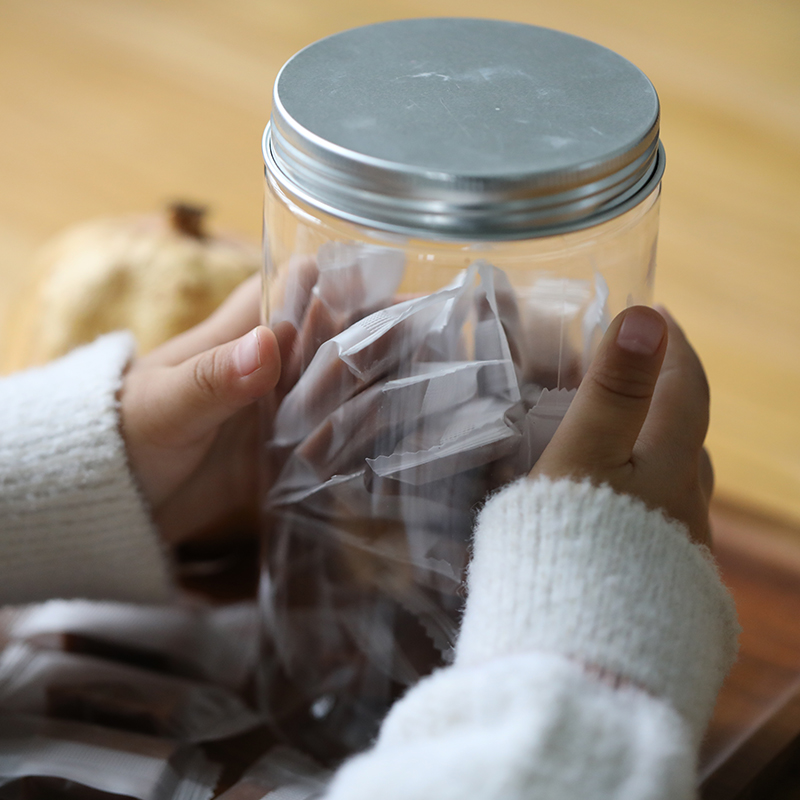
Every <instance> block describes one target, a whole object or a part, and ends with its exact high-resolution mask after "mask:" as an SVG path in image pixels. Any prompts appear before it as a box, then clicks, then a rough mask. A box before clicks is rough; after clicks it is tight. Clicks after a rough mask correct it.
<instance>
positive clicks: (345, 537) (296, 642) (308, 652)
mask: <svg viewBox="0 0 800 800" xmlns="http://www.w3.org/2000/svg"><path fill="white" fill-rule="evenodd" d="M327 247H328V246H327V245H324V246H323V248H322V249H321V251H320V256H319V257H318V263H320V262H324V259H323V257H322V254H323V252H325V251H326V248H327ZM333 252H334V254H335V255H336V256H337V257H338V258H340V260H341V262H342V263H345V262H347V264H349V265H350V266H348V267H346V270H353V269H355V267H354V266H353V265H354V264H361V263H365V262H364V260H361V261H360V260H359V259H358V258H357V257H356V256H354V254H353V247H352V246H350V247H348V248H343V247H340V248H339V249H335V250H334V251H333ZM325 258H331V255H330V252H328V255H326V256H325ZM389 263H391V264H392V265H393V266H394V265H395V262H389ZM323 274H325V271H324V270H320V272H319V276H320V279H321V277H322V275H323ZM384 277H385V282H384V283H383V284H382V288H381V290H380V291H379V292H376V293H375V294H374V295H373V296H371V297H370V298H369V300H371V301H372V300H374V301H376V302H386V303H390V304H389V305H387V307H385V308H382V309H379V310H377V311H375V312H373V313H372V314H371V315H367V316H364V317H361V318H360V319H358V320H357V321H356V322H354V323H352V324H351V325H350V326H349V327H346V328H344V329H343V330H342V331H340V332H338V333H336V334H334V335H333V336H332V337H331V338H330V339H329V340H327V341H325V342H322V343H321V344H320V345H319V349H318V350H317V351H316V353H315V354H314V356H313V358H311V359H310V361H309V363H308V366H307V368H306V369H305V370H304V371H302V370H301V371H300V373H299V376H298V378H297V381H296V383H295V384H294V386H293V388H292V389H291V391H290V392H289V393H288V394H287V395H286V396H285V397H284V398H283V402H282V403H281V405H280V406H279V407H278V411H277V414H276V415H275V418H274V422H273V429H272V439H271V442H269V443H268V444H267V447H266V450H265V452H266V458H267V461H268V474H270V475H272V476H274V479H273V481H272V484H271V487H270V489H269V491H268V493H267V494H266V495H265V498H264V519H265V528H266V532H267V535H266V555H265V570H264V572H263V579H262V592H261V603H262V618H263V621H264V625H265V631H266V640H265V652H264V657H263V658H262V670H261V679H262V682H261V690H262V693H261V696H262V700H263V703H264V707H265V708H266V709H267V712H268V714H269V715H270V717H271V719H272V721H273V723H274V724H275V725H276V726H277V727H279V728H280V729H281V730H282V731H283V732H284V733H285V734H288V735H289V737H290V740H291V741H294V742H296V743H297V744H299V745H300V746H301V747H303V748H304V749H306V750H308V751H310V752H312V753H314V754H315V755H317V756H318V757H319V758H321V759H323V760H325V761H328V760H336V759H337V758H340V757H341V756H343V755H345V754H347V753H348V752H350V751H352V750H355V749H358V748H361V747H363V746H364V745H366V744H367V743H368V742H369V741H370V739H371V737H372V736H373V735H374V734H375V732H376V730H377V724H378V722H379V720H380V718H381V717H382V715H383V713H385V711H386V710H387V708H388V707H389V705H390V704H391V702H392V701H393V700H394V699H395V698H396V697H397V696H398V695H399V694H400V693H401V692H402V691H403V689H404V688H405V687H407V686H409V685H412V684H413V683H414V682H416V681H417V680H418V679H419V678H420V677H421V676H422V675H424V674H426V673H428V672H429V671H430V670H431V669H432V668H433V667H434V666H436V665H437V664H444V663H447V662H448V661H449V660H450V658H451V657H452V650H453V645H454V642H455V636H456V631H457V625H458V619H459V614H460V612H461V607H462V603H463V591H462V587H463V578H464V572H465V569H466V564H467V560H468V547H469V540H470V536H471V531H472V525H473V521H474V516H475V513H476V510H477V508H478V507H479V505H480V503H481V502H482V501H483V499H484V498H485V497H486V495H487V494H488V493H489V492H491V491H493V490H495V489H496V488H498V487H499V486H501V485H503V484H504V483H507V482H508V481H510V480H513V479H514V478H516V477H519V476H520V475H524V474H526V473H527V472H528V471H529V470H530V469H531V467H532V466H533V464H534V463H535V461H536V459H537V458H538V457H539V456H540V455H541V452H542V450H543V449H544V447H545V446H546V443H547V441H549V439H550V437H551V436H552V434H553V432H554V430H555V427H556V426H557V424H558V422H559V421H560V419H561V418H562V417H563V415H564V413H565V411H566V409H567V407H568V406H569V402H570V400H571V399H572V396H573V395H574V391H572V390H568V389H564V388H557V386H554V385H552V383H553V381H554V380H555V381H556V383H557V381H558V380H559V365H562V364H569V367H568V370H569V371H570V372H571V373H574V375H575V378H576V379H577V378H578V377H579V375H580V374H581V369H582V352H581V350H579V349H577V348H575V347H572V346H571V345H570V344H569V342H571V341H573V339H574V337H573V338H572V339H570V338H567V339H565V341H566V344H564V343H562V344H561V345H560V346H559V350H558V351H557V352H550V349H549V348H551V347H552V346H551V344H550V342H549V340H548V338H547V336H548V335H549V334H548V330H549V327H554V326H558V331H559V333H558V335H559V336H561V333H562V332H563V331H562V327H563V326H564V325H568V326H571V328H573V329H574V330H575V331H576V334H577V336H578V337H582V336H584V335H586V336H591V335H594V332H595V331H596V330H600V329H601V328H602V325H603V324H604V323H605V322H606V317H605V315H604V312H605V310H606V309H607V305H606V300H607V293H606V294H605V295H603V294H602V291H601V289H602V286H603V282H602V279H599V280H598V281H597V282H596V283H595V286H594V287H593V286H592V284H589V283H586V282H582V281H567V282H565V281H563V280H562V281H560V282H559V283H558V287H557V289H556V287H555V286H550V285H547V284H545V286H544V287H541V286H539V287H538V288H537V287H536V286H534V291H533V293H532V296H533V299H534V301H535V302H533V301H532V300H531V297H530V296H529V297H528V298H527V300H526V299H525V298H522V299H521V298H520V296H519V293H518V292H517V290H516V289H515V287H514V286H513V285H512V283H511V281H510V280H509V278H508V276H507V275H506V273H505V272H504V271H503V270H501V269H499V268H498V267H496V266H494V265H492V264H491V263H490V262H489V261H487V260H481V259H479V260H475V261H472V262H470V263H469V264H468V265H467V266H466V268H465V269H463V270H461V271H460V272H459V273H458V274H457V275H456V277H455V278H454V279H453V280H452V281H451V282H450V283H449V284H448V285H446V286H445V287H444V288H442V289H439V290H437V291H434V292H431V293H429V294H421V295H418V296H412V297H409V298H407V299H405V300H401V301H399V302H394V301H395V299H396V297H397V295H396V292H397V291H399V288H400V287H401V286H402V285H403V284H402V281H401V277H402V275H399V274H398V273H397V272H396V271H390V275H389V276H388V277H386V276H384ZM376 280H378V279H377V278H376ZM289 282H290V283H291V281H289ZM343 284H346V282H344V281H343ZM355 284H356V285H358V284H357V282H355ZM337 288H339V289H341V285H337ZM545 289H547V291H545ZM326 291H328V290H326ZM330 291H331V292H333V290H332V289H331V290H330ZM324 294H325V291H323V289H322V288H320V287H318V286H316V285H315V286H313V287H312V288H311V289H310V290H308V292H307V296H308V297H309V298H310V299H309V303H308V307H307V310H306V313H305V320H306V322H304V324H306V323H307V321H308V315H309V313H310V311H311V309H312V308H313V304H314V302H315V298H317V297H321V296H323V295H324ZM554 295H557V299H553V296H554ZM379 296H380V299H379ZM331 297H335V298H336V299H335V302H334V301H333V300H329V301H328V304H329V305H330V306H331V307H333V306H335V307H336V308H337V309H340V310H341V311H342V312H343V314H344V315H346V314H348V313H352V310H353V308H354V307H356V306H359V305H360V301H359V300H358V299H356V300H354V301H353V304H352V305H349V306H348V305H347V304H346V303H345V301H344V298H341V297H339V296H338V295H334V294H333V293H332V294H331ZM565 297H570V298H572V300H571V303H572V305H571V306H570V307H569V309H567V311H566V312H565V302H564V298H565ZM548 302H552V303H554V304H555V307H554V308H553V309H552V310H551V309H549V307H548V305H547V304H548ZM545 310H547V311H548V313H549V314H550V317H549V318H548V314H547V313H545ZM292 313H294V312H292ZM531 315H534V316H537V317H540V319H539V320H538V322H537V323H536V324H534V323H532V322H531V320H530V316H531ZM339 318H340V319H343V318H344V316H343V315H340V317H339ZM538 337H542V338H543V340H544V341H543V343H542V344H541V346H540V343H539V341H538ZM576 341H580V338H579V339H578V340H576ZM298 346H302V345H298ZM536 353H539V355H538V356H536V355H535V354H536ZM551 359H552V363H551V362H550V360H551ZM561 377H562V378H563V377H564V376H561ZM548 384H550V385H551V386H550V388H546V387H547V386H548Z"/></svg>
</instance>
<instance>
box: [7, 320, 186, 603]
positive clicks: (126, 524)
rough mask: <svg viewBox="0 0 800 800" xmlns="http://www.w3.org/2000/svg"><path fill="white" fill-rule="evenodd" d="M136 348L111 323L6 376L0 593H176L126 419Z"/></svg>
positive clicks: (28, 596) (23, 598) (148, 598)
mask: <svg viewBox="0 0 800 800" xmlns="http://www.w3.org/2000/svg"><path fill="white" fill-rule="evenodd" d="M133 349H134V342H133V338H132V337H131V336H130V335H129V334H127V333H115V334H110V335H108V336H104V337H101V338H100V339H98V340H97V341H96V342H94V343H93V344H91V345H87V346H85V347H82V348H79V349H77V350H75V351H73V352H72V353H70V354H69V355H67V356H65V357H64V358H62V359H59V360H58V361H55V362H53V363H51V364H48V365H47V366H44V367H41V368H38V369H31V370H27V371H25V372H20V373H16V374H13V375H11V376H9V377H7V378H4V379H2V380H0V601H2V602H4V603H27V602H33V601H37V600H42V599H45V598H51V597H86V598H103V599H113V600H125V601H131V602H152V603H158V602H164V601H166V600H168V599H170V597H171V596H172V591H171V581H170V574H169V567H168V562H167V559H166V557H165V554H164V552H163V551H162V547H161V544H160V542H159V538H158V534H157V532H156V530H155V528H154V526H153V523H152V522H151V520H150V517H149V514H148V512H147V509H146V507H145V505H144V503H143V500H142V498H141V496H140V494H139V491H138V489H137V487H136V485H135V482H134V479H133V476H132V475H131V472H130V470H129V467H128V463H127V456H126V453H125V446H124V442H123V440H122V436H121V433H120V430H119V409H118V400H117V395H118V392H119V389H120V386H121V381H122V378H121V376H122V373H123V370H124V368H125V366H126V364H127V363H128V361H129V359H130V358H131V356H132V354H133Z"/></svg>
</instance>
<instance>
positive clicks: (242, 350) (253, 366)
mask: <svg viewBox="0 0 800 800" xmlns="http://www.w3.org/2000/svg"><path fill="white" fill-rule="evenodd" d="M233 362H234V364H236V370H237V372H238V373H239V375H241V376H242V377H243V378H244V377H246V376H247V375H252V374H253V373H254V372H255V371H256V370H257V369H258V368H259V367H260V366H261V344H260V342H259V340H258V328H256V329H254V330H252V331H250V333H246V334H245V335H244V336H242V338H241V339H239V341H238V342H237V343H236V348H235V350H234V351H233Z"/></svg>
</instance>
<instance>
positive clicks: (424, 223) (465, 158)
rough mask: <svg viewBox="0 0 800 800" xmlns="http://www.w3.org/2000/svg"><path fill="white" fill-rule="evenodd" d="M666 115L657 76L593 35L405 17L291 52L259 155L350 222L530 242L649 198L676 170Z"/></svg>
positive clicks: (283, 179)
mask: <svg viewBox="0 0 800 800" xmlns="http://www.w3.org/2000/svg"><path fill="white" fill-rule="evenodd" d="M434 43H435V45H436V47H435V49H434V47H433V45H434ZM426 59H427V60H426ZM475 65H478V66H475ZM480 65H484V66H480ZM486 65H488V66H486ZM429 67H430V69H428V68H429ZM415 69H416V70H422V71H421V72H414V70H415ZM409 70H411V72H410V73H409ZM437 70H438V71H437ZM407 73H409V74H407ZM589 73H591V74H589ZM476 76H477V77H476ZM481 76H483V77H481ZM417 78H420V79H421V80H416V79H417ZM484 78H485V80H484ZM431 80H432V81H433V83H431ZM451 83H455V85H456V86H457V87H458V88H453V87H452V86H450V84H451ZM553 98H555V99H553ZM437 100H438V101H439V102H438V103H437ZM398 103H405V104H406V105H409V104H417V105H418V106H420V107H422V106H424V107H425V108H426V110H427V111H428V112H430V111H431V110H432V109H433V112H432V113H428V114H424V115H423V114H416V113H406V111H404V110H403V109H400V108H399V106H398ZM487 103H488V104H491V105H487ZM498 103H499V104H500V105H496V104H498ZM506 106H507V107H508V109H507V110H506V111H505V112H504V111H503V109H505V107H506ZM409 107H411V106H409ZM440 107H443V109H444V110H440ZM492 108H495V109H496V112H493V113H489V112H490V111H491V110H492ZM367 113H368V116H365V114H367ZM521 114H522V115H525V117H526V119H523V118H522V117H521V116H520V115H521ZM659 116H660V109H659V103H658V96H657V94H656V92H655V89H654V88H653V86H652V84H651V83H650V81H649V80H648V79H647V77H646V76H645V75H644V74H643V73H642V72H641V71H640V70H639V69H638V68H637V67H635V66H634V65H633V64H631V63H630V62H628V61H627V60H625V59H624V58H622V57H621V56H619V55H617V54H616V53H613V52H612V51H610V50H608V49H606V48H604V47H601V46H600V45H596V44H594V43H593V42H589V41H587V40H585V39H581V38H579V37H576V36H572V35H570V34H564V33H561V32H559V31H553V30H550V29H546V28H539V27H536V26H532V25H523V24H520V23H510V22H501V21H497V20H480V19H462V18H427V19H419V20H398V21H393V22H387V23H378V24H376V25H368V26H364V27H362V28H355V29H352V30H349V31H344V32H342V33H339V34H334V35H333V36H330V37H327V38H326V39H322V40H320V41H319V42H315V43H314V44H311V45H309V46H308V47H306V48H304V49H303V50H301V51H300V52H299V53H297V54H296V55H295V56H293V57H292V58H291V59H290V60H289V61H288V62H287V63H286V64H285V65H284V67H283V68H282V69H281V71H280V73H279V75H278V77H277V79H276V81H275V89H274V102H273V111H272V117H271V120H270V122H269V124H268V125H267V127H266V129H265V131H264V137H263V141H262V152H263V156H264V161H265V165H266V169H267V171H268V172H269V174H270V175H271V176H272V177H273V178H274V179H275V181H276V182H277V183H278V184H279V185H280V186H282V188H284V189H285V190H287V191H289V192H291V193H292V194H294V195H295V196H297V197H298V198H300V199H301V200H303V201H304V202H305V203H307V204H308V205H310V206H311V207H313V208H316V209H319V210H320V211H323V212H325V213H328V214H331V215H333V216H336V217H340V218H342V219H345V220H347V221H349V222H354V223H357V224H360V225H365V226H368V227H373V228H377V229H381V230H387V231H393V232H397V233H403V234H412V235H420V234H422V235H425V236H428V237H430V236H435V237H436V238H447V239H452V238H456V239H465V238H469V239H523V238H532V237H539V236H549V235H555V234H559V233H566V232H568V231H571V230H577V229H580V228H585V227H591V226H593V225H597V224H599V223H601V222H604V221H605V220H607V219H610V218H612V217H614V216H617V215H619V214H622V213H624V212H625V211H627V210H628V209H630V208H631V207H633V206H634V205H636V204H637V203H638V202H640V201H641V200H642V199H643V198H644V197H646V196H647V195H649V194H650V193H651V192H652V191H653V189H654V188H655V187H656V186H657V185H658V182H659V181H660V180H661V176H662V174H663V171H664V166H665V154H664V148H663V146H662V145H661V143H660V141H659ZM523 122H524V123H525V124H523ZM359 126H362V127H363V130H359ZM543 131H549V133H542V132H543ZM419 139H424V141H421V142H420V141H418V140H419ZM451 143H452V147H450V144H451Z"/></svg>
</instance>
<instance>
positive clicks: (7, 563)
mask: <svg viewBox="0 0 800 800" xmlns="http://www.w3.org/2000/svg"><path fill="white" fill-rule="evenodd" d="M132 347H133V343H132V340H131V338H130V337H129V336H128V335H127V334H112V335H110V336H106V337H103V338H101V339H100V340H98V341H97V342H95V343H94V344H93V345H90V346H88V347H85V348H82V349H80V350H77V351H75V352H73V353H72V354H71V355H69V356H67V357H66V358H64V359H62V360H60V361H59V362H56V363H54V364H52V365H50V366H48V367H45V368H42V369H38V370H33V371H29V372H26V373H21V374H18V375H15V376H12V377H9V378H6V379H4V380H2V381H0V599H2V601H4V602H7V603H10V602H13V603H20V602H28V601H32V600H38V599H44V598H46V597H53V596H60V597H76V596H81V597H103V598H109V599H117V600H135V601H142V602H163V601H166V600H167V599H168V598H169V597H170V594H171V585H170V578H169V567H168V562H167V559H166V558H165V556H164V554H163V553H162V549H161V546H160V543H159V541H158V537H157V534H156V531H155V529H154V527H153V525H152V522H151V521H150V519H149V516H148V513H147V510H146V508H145V507H144V504H143V502H142V499H141V497H140V496H139V494H138V492H137V489H136V485H135V482H134V480H133V477H132V476H131V474H130V471H129V468H128V465H127V461H126V456H125V449H124V445H123V442H122V438H121V436H120V432H119V419H118V402H117V394H118V392H119V387H120V383H121V373H122V370H123V368H124V365H125V364H126V363H127V361H128V359H129V358H130V356H131V352H132ZM468 588H469V596H468V597H469V599H468V602H467V609H466V612H465V616H464V620H463V624H462V629H461V635H460V639H459V642H458V646H457V648H456V660H455V664H454V665H453V666H450V667H447V668H445V669H441V670H439V671H438V672H436V673H435V674H434V675H432V676H430V677H429V678H427V679H425V680H423V681H421V682H420V683H419V684H418V685H417V686H416V687H414V688H413V689H411V690H410V691H409V692H408V694H407V695H406V696H405V697H404V698H403V699H402V700H400V701H399V702H398V703H396V704H395V706H394V708H393V709H392V711H391V712H390V714H389V715H388V717H387V719H386V720H385V722H384V724H383V726H382V729H381V732H380V736H379V738H378V741H377V742H376V744H375V746H374V747H373V748H372V749H371V750H370V751H368V752H366V753H364V754H362V755H360V756H357V757H355V758H354V759H352V760H351V761H349V762H348V763H347V764H345V765H344V767H343V768H342V769H340V771H339V772H338V773H337V775H336V777H335V779H334V782H333V784H332V786H331V788H330V790H329V793H328V795H327V798H328V800H345V799H346V800H360V799H361V798H363V799H364V800H375V798H381V800H392V798H397V800H401V798H402V800H416V798H419V799H420V800H422V798H425V800H450V798H452V800H456V798H458V800H464V799H466V798H469V800H482V799H483V798H487V799H488V798H498V800H499V799H500V798H502V800H518V798H554V800H555V798H558V800H568V799H569V798H620V799H622V798H624V799H625V800H634V799H636V800H639V799H641V798H664V799H665V800H666V798H669V799H670V800H680V798H689V797H693V796H694V791H695V790H694V784H695V761H696V756H697V747H698V743H699V741H700V739H701V737H702V733H703V731H704V729H705V726H706V725H707V723H708V720H709V717H710V715H711V711H712V709H713V704H714V700H715V697H716V695H717V692H718V690H719V688H720V685H721V683H722V680H723V678H724V676H725V674H726V673H727V671H728V669H729V667H730V665H731V663H732V661H733V659H734V656H735V650H736V636H737V633H738V626H737V623H736V616H735V610H734V607H733V603H732V600H731V598H730V595H729V594H728V592H727V591H726V590H725V588H724V587H723V586H722V584H721V583H720V581H719V578H718V576H717V573H716V570H715V567H714V564H713V562H712V560H711V558H710V555H709V553H708V552H707V551H705V550H703V549H701V548H699V547H697V546H695V545H693V544H691V543H690V542H689V540H688V538H687V536H686V531H685V529H684V528H683V526H682V525H680V524H679V523H677V522H674V521H671V520H668V519H666V518H665V517H664V515H663V514H661V513H660V512H658V511H649V510H647V509H646V508H645V507H644V505H643V504H642V503H641V502H639V501H638V500H635V499H632V498H630V497H625V496H620V495H617V494H615V493H614V492H612V491H611V490H610V489H608V488H607V487H606V488H596V487H593V486H591V485H589V484H588V483H573V482H570V481H559V482H557V483H551V482H549V481H547V480H543V479H540V480H538V481H536V482H532V481H529V480H527V479H524V480H520V481H518V482H516V483H514V484H513V485H511V486H510V487H507V488H506V489H504V490H503V491H501V492H499V493H498V494H497V495H495V496H494V497H493V498H491V499H490V500H489V501H488V502H487V504H486V506H485V507H484V509H483V511H482V513H481V515H480V518H479V521H478V524H477V526H476V531H475V540H474V553H473V558H472V563H471V567H470V574H469V586H468Z"/></svg>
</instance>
